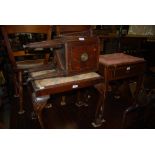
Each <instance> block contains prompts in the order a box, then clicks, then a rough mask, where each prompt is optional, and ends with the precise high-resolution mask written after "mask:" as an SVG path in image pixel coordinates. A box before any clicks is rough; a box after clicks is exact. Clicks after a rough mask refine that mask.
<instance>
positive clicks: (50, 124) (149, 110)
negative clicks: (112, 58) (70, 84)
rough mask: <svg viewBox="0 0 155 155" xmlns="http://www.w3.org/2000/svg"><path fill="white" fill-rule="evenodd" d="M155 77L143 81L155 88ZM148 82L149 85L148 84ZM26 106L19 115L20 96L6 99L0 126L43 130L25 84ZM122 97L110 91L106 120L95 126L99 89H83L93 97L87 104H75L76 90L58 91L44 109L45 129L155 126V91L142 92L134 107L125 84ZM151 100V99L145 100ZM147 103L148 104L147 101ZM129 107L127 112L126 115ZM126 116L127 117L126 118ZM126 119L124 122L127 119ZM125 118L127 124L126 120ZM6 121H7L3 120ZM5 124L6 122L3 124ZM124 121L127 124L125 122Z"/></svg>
mask: <svg viewBox="0 0 155 155" xmlns="http://www.w3.org/2000/svg"><path fill="white" fill-rule="evenodd" d="M153 81H155V80H154V79H149V80H148V81H146V82H145V83H144V84H145V85H147V86H148V85H150V86H151V87H152V88H153V87H154V88H155V86H153V83H154V84H155V82H153ZM148 83H149V84H148ZM24 92H25V93H24V101H25V103H24V108H25V113H24V114H23V115H19V114H18V108H19V107H18V98H14V97H13V96H11V97H10V99H7V101H6V104H5V106H3V108H0V116H1V118H2V119H3V120H2V119H1V120H2V121H1V120H0V121H1V122H2V124H0V125H1V126H0V128H11V129H40V125H39V123H38V120H37V119H36V117H35V115H34V113H33V109H32V104H31V102H30V96H28V93H27V89H26V87H25V88H24ZM119 92H120V98H116V96H115V94H114V93H113V92H109V94H108V98H107V101H106V104H105V108H104V119H105V120H106V122H105V123H103V125H102V126H100V127H98V128H94V127H93V126H92V122H93V120H94V113H95V109H96V105H97V101H98V98H99V94H98V92H97V91H96V90H95V89H94V88H93V87H90V88H88V89H82V90H81V94H87V95H89V96H90V98H89V99H88V101H87V103H88V106H85V107H84V106H83V107H78V106H76V104H75V103H76V96H77V92H76V91H72V92H68V93H65V94H57V95H54V96H51V99H50V101H49V102H50V103H52V108H49V109H44V111H43V119H44V124H45V128H46V129H120V128H138V129H144V128H146V129H148V128H155V113H154V111H155V95H154V94H155V93H152V94H150V96H149V98H146V94H144V93H143V92H141V95H140V97H139V101H140V102H142V103H141V106H140V107H135V108H133V109H132V108H131V109H130V108H129V107H130V106H131V104H132V103H131V96H132V93H131V92H130V90H129V89H128V88H126V87H124V85H123V84H120V87H119ZM62 95H65V96H66V105H64V106H62V105H61V104H60V102H61V97H62ZM146 100H149V101H146ZM146 102H148V103H149V104H145V103H146ZM126 109H127V115H124V113H125V110H126ZM123 116H126V117H125V119H124V117H123ZM124 120H125V121H124ZM123 121H124V123H123ZM3 122H5V123H3ZM3 124H4V125H3ZM123 124H124V125H123Z"/></svg>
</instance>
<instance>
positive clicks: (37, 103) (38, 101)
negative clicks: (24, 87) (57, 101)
mask: <svg viewBox="0 0 155 155" xmlns="http://www.w3.org/2000/svg"><path fill="white" fill-rule="evenodd" d="M32 97H33V108H34V111H35V112H36V115H37V117H38V121H39V123H40V126H41V128H44V123H43V120H42V111H43V109H44V108H45V106H46V105H47V101H48V99H49V98H50V96H42V97H35V94H33V96H32Z"/></svg>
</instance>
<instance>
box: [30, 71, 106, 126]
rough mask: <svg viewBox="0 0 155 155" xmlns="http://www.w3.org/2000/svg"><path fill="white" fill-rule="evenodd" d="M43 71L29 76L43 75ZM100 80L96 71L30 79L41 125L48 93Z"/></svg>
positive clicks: (83, 86) (83, 85)
mask: <svg viewBox="0 0 155 155" xmlns="http://www.w3.org/2000/svg"><path fill="white" fill-rule="evenodd" d="M52 72H53V75H54V76H55V74H56V73H55V72H56V71H55V70H53V71H52V70H51V71H46V73H48V74H51V75H52ZM44 73H45V71H41V72H35V73H31V78H32V77H33V78H36V77H37V76H40V75H43V74H44ZM101 82H103V78H102V76H101V75H99V74H98V73H96V72H89V73H84V74H79V75H73V76H67V77H63V76H58V77H52V78H46V79H35V80H32V79H31V81H30V85H31V89H32V92H33V95H32V100H33V107H34V110H35V112H36V115H37V117H38V120H39V123H40V125H41V127H42V128H44V124H43V121H42V110H43V109H44V108H45V106H46V105H47V101H48V99H49V97H50V95H53V94H56V93H62V92H67V91H72V90H76V89H79V88H86V87H89V86H94V85H96V84H98V83H101ZM63 102H64V99H63Z"/></svg>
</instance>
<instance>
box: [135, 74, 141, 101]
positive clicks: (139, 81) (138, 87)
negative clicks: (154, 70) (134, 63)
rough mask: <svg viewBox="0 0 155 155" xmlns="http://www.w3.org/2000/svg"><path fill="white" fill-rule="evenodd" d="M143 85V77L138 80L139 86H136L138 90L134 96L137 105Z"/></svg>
mask: <svg viewBox="0 0 155 155" xmlns="http://www.w3.org/2000/svg"><path fill="white" fill-rule="evenodd" d="M142 84H143V76H142V75H141V76H139V77H138V78H137V86H136V90H135V92H134V96H133V103H134V104H136V101H137V97H138V95H139V93H140V89H141V88H142Z"/></svg>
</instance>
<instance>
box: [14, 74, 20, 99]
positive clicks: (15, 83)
mask: <svg viewBox="0 0 155 155" xmlns="http://www.w3.org/2000/svg"><path fill="white" fill-rule="evenodd" d="M13 85H14V91H15V94H14V97H19V89H18V87H19V84H18V80H17V75H16V73H14V75H13Z"/></svg>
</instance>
